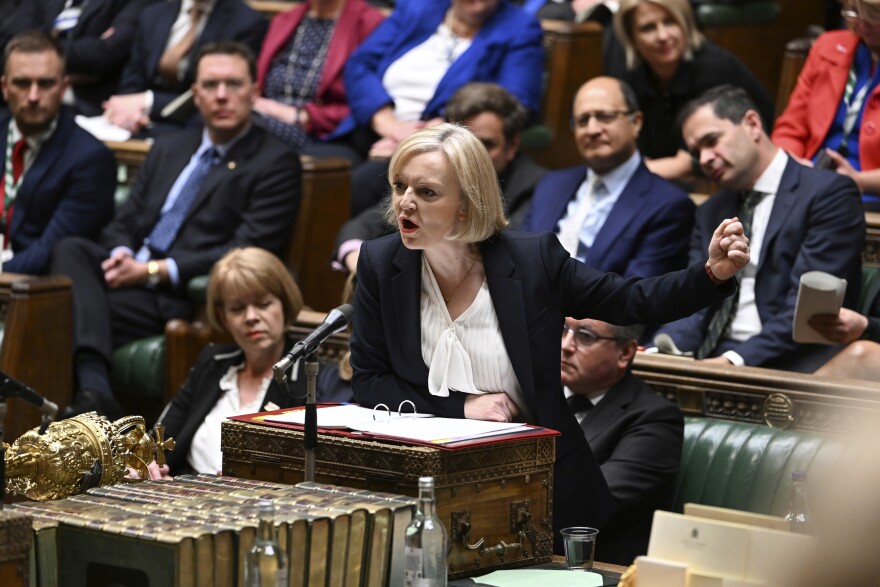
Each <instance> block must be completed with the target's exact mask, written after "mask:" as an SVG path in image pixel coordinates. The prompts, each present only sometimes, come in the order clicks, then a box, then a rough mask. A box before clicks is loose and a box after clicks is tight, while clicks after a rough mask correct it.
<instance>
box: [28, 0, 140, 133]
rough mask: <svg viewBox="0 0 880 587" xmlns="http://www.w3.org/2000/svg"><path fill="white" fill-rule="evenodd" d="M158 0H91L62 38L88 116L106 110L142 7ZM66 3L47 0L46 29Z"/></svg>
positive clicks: (79, 106)
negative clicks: (105, 104)
mask: <svg viewBox="0 0 880 587" xmlns="http://www.w3.org/2000/svg"><path fill="white" fill-rule="evenodd" d="M29 1H32V2H33V3H34V4H40V2H36V1H33V0H29ZM154 2H156V0H90V1H89V2H86V3H85V4H84V5H83V7H82V13H81V14H80V17H79V21H78V22H77V25H76V27H75V28H74V29H73V30H71V31H70V32H69V33H67V35H65V36H62V37H61V38H60V41H61V43H62V46H63V49H64V62H65V65H66V66H67V73H69V74H73V76H74V84H73V89H74V93H75V95H76V100H77V102H76V106H77V110H78V111H80V112H82V113H84V114H86V115H88V116H94V115H98V114H100V113H101V112H102V110H103V108H102V107H101V103H102V102H103V101H104V100H106V99H107V98H109V97H110V95H111V94H112V93H113V92H114V91H115V90H116V85H117V84H118V83H119V76H120V74H121V73H122V68H123V67H125V62H126V61H128V56H129V54H130V52H131V45H132V43H133V41H134V32H135V28H136V27H137V22H138V17H139V16H140V13H141V10H142V9H143V8H144V7H145V6H147V5H149V4H152V3H154ZM64 4H65V0H45V6H44V7H43V14H42V17H41V19H42V22H41V23H40V28H41V29H42V30H44V31H46V32H49V31H51V30H52V27H53V23H54V20H55V17H56V16H58V14H59V13H60V12H61V11H62V10H63V9H64ZM108 33H109V34H108Z"/></svg>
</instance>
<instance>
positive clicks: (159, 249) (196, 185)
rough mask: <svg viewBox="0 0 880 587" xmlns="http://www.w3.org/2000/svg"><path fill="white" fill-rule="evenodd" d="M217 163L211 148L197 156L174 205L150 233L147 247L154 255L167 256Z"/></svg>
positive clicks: (217, 156)
mask: <svg viewBox="0 0 880 587" xmlns="http://www.w3.org/2000/svg"><path fill="white" fill-rule="evenodd" d="M219 161H220V157H219V154H218V153H217V150H216V149H214V148H213V147H212V148H210V149H208V150H206V151H205V152H204V153H202V154H201V155H200V156H199V160H198V162H197V163H196V166H195V167H194V168H193V170H192V173H190V174H189V178H188V179H187V180H186V183H185V184H183V187H182V188H181V189H180V193H179V194H177V199H176V200H175V201H174V204H172V205H171V208H169V209H168V210H166V211H165V212H164V213H163V214H162V216H161V217H160V218H159V222H157V223H156V226H154V227H153V230H152V231H151V232H150V236H149V238H148V241H149V242H148V245H149V247H150V251H151V252H152V253H153V254H154V255H160V256H165V255H167V254H168V250H169V249H170V248H171V245H172V244H173V243H174V239H175V238H177V233H178V232H179V231H180V227H181V226H183V219H184V218H186V213H187V212H188V211H189V209H190V206H192V203H193V201H194V200H195V199H196V195H197V194H198V193H199V189H200V188H201V187H202V183H203V182H204V180H205V176H206V175H208V172H209V171H210V170H211V168H212V167H214V165H216V164H217V163H218V162H219Z"/></svg>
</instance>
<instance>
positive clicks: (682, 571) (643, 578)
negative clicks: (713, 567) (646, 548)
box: [636, 556, 693, 587]
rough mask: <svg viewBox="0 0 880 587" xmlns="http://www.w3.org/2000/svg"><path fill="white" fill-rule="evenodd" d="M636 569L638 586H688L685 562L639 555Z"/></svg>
mask: <svg viewBox="0 0 880 587" xmlns="http://www.w3.org/2000/svg"><path fill="white" fill-rule="evenodd" d="M636 569H637V571H636V573H637V575H638V583H639V587H688V565H687V563H682V562H678V561H670V560H665V559H659V558H653V557H650V556H640V557H636ZM691 587H693V586H691Z"/></svg>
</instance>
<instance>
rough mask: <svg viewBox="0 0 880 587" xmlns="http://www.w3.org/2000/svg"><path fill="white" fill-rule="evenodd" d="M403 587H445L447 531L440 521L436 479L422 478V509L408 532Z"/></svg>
mask: <svg viewBox="0 0 880 587" xmlns="http://www.w3.org/2000/svg"><path fill="white" fill-rule="evenodd" d="M404 544H405V561H406V568H405V570H404V578H403V584H404V587H446V547H447V537H446V528H445V527H444V526H443V523H442V522H441V521H440V518H438V517H437V502H436V500H435V499H434V478H433V477H420V478H419V505H418V510H417V511H416V515H415V517H413V519H412V522H410V524H409V526H408V527H407V528H406V540H405V542H404Z"/></svg>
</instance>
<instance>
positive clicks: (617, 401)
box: [581, 373, 635, 443]
mask: <svg viewBox="0 0 880 587" xmlns="http://www.w3.org/2000/svg"><path fill="white" fill-rule="evenodd" d="M631 377H632V375H631V374H629V373H627V374H626V375H624V377H623V379H621V380H620V381H618V382H617V384H616V385H614V386H613V387H612V388H611V389H609V390H608V392H607V393H606V394H605V397H603V398H602V401H600V402H599V403H598V404H597V405H596V406H595V407H594V408H593V409H592V410H590V411H589V412H587V415H586V417H585V418H584V420H583V422H581V428H582V429H583V430H584V434H585V435H586V438H587V442H590V443H592V442H593V441H594V440H595V439H596V438H597V437H598V436H599V435H600V434H602V433H603V432H605V431H606V430H608V429H609V428H611V427H612V426H613V425H614V423H615V422H616V421H617V418H618V417H620V414H621V413H622V412H623V410H625V409H626V407H627V406H628V405H629V404H631V403H632V401H633V397H634V395H635V393H634V391H635V390H634V388H633V385H632V383H631Z"/></svg>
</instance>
